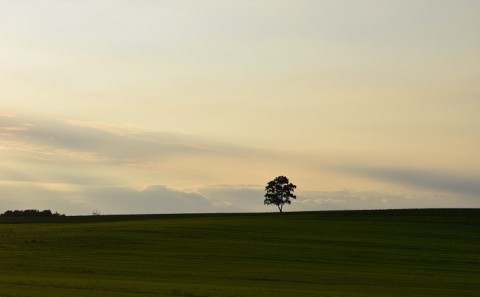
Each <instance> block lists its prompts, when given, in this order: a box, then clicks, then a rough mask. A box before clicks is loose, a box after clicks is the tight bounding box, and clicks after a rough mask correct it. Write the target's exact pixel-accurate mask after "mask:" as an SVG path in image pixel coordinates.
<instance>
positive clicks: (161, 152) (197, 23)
mask: <svg viewBox="0 0 480 297" xmlns="http://www.w3.org/2000/svg"><path fill="white" fill-rule="evenodd" d="M479 30H480V2H478V1H473V0H460V1H447V0H440V1H438V0H437V1H433V0H422V1H410V0H407V1H396V0H391V1H390V0H389V1H384V0H382V1H380V0H367V1H353V0H351V1H349V0H342V1H308V0H295V1H290V0H285V1H268V0H264V1H213V0H212V1H207V0H205V1H187V0H185V1H150V0H141V1H126V0H125V1H119V0H115V1H113V0H111V1H107V0H105V1H63V0H62V1H60V0H57V1H54V0H46V1H28V0H27V1H13V0H6V1H1V2H0V86H1V87H0V160H1V164H2V165H1V167H0V212H3V211H5V210H7V209H26V208H39V209H47V208H48V209H52V210H54V211H59V212H64V213H67V214H90V213H92V211H93V210H97V209H98V210H100V211H102V212H103V213H168V212H217V211H220V212H224V211H270V210H271V211H275V209H274V208H272V207H269V206H264V205H263V188H264V186H265V184H266V183H267V182H268V181H269V180H271V179H273V178H274V177H276V176H278V175H287V176H288V177H289V178H290V179H291V181H292V182H294V183H295V184H297V186H298V199H297V201H295V202H294V203H293V204H292V205H291V206H289V208H288V209H287V211H288V210H321V209H363V208H405V207H480V156H479V154H478V152H479V151H480V116H479V114H480V88H479V80H480V34H478V32H479Z"/></svg>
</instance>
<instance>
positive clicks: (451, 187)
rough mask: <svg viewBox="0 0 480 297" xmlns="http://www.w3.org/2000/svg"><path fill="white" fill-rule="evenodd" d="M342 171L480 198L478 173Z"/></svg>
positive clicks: (380, 169) (381, 169)
mask: <svg viewBox="0 0 480 297" xmlns="http://www.w3.org/2000/svg"><path fill="white" fill-rule="evenodd" d="M341 170H342V171H343V172H345V173H349V174H355V175H358V176H363V177H368V178H373V179H377V180H381V181H386V182H389V183H393V184H398V185H403V186H407V187H413V188H418V189H426V190H431V191H437V192H439V193H442V192H446V193H451V194H457V195H467V196H470V197H476V198H480V174H479V173H477V172H473V173H472V172H470V173H465V172H463V173H459V172H455V171H446V170H443V171H442V170H431V169H427V168H422V169H417V168H396V167H370V166H363V167H361V166H355V167H343V168H342V169H341Z"/></svg>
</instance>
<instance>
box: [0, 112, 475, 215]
mask: <svg viewBox="0 0 480 297" xmlns="http://www.w3.org/2000/svg"><path fill="white" fill-rule="evenodd" d="M0 157H1V159H2V167H1V168H0V190H1V195H0V211H5V210H7V209H25V208H38V209H47V208H48V209H52V210H54V211H59V212H63V213H66V214H91V213H92V212H93V211H94V210H99V211H100V212H102V213H105V214H120V213H132V214H133V213H135V214H136V213H193V212H250V211H255V212H264V211H275V208H272V207H269V206H265V205H263V194H264V192H263V189H264V188H263V187H264V184H263V183H266V182H267V181H268V180H270V179H272V178H274V177H275V176H276V175H279V174H287V175H288V176H289V177H291V180H292V181H294V182H295V183H296V184H297V185H298V186H299V188H298V194H297V196H298V199H297V200H296V201H294V202H293V203H292V205H290V206H289V207H288V209H290V210H298V211H304V210H326V209H371V208H406V207H407V208H410V207H412V208H415V207H480V199H479V193H480V186H479V185H480V178H479V175H478V174H476V173H475V172H474V173H469V174H467V173H465V174H458V173H457V172H454V171H447V170H445V171H438V170H437V171H433V170H431V169H428V168H408V167H386V166H371V165H369V166H366V165H365V166H360V165H356V166H352V165H350V164H344V163H341V162H340V163H339V162H336V163H332V162H328V160H326V159H328V158H325V157H323V158H321V157H318V156H315V155H313V156H312V155H309V156H301V155H296V154H292V153H287V152H280V151H274V150H268V149H261V148H255V147H253V146H250V147H249V146H239V145H232V144H226V143H221V142H217V141H213V140H208V139H203V138H200V137H196V136H193V135H189V134H186V133H183V132H181V131H175V130H163V131H162V130H158V129H155V128H149V127H137V126H134V125H130V124H106V123H99V122H85V121H74V120H65V119H57V120H53V119H46V118H39V117H32V116H30V117H28V116H18V115H13V114H5V113H4V114H0ZM319 160H320V161H319ZM337 160H338V158H337ZM318 164H320V165H318ZM332 164H334V165H332ZM318 167H322V168H320V169H319V168H318ZM330 181H332V182H333V183H332V184H334V186H331V187H330V189H328V190H327V189H326V186H327V185H328V184H329V182H330ZM365 181H368V184H369V185H372V186H370V189H365V188H357V189H356V188H355V185H356V184H357V185H361V184H362V183H364V182H365ZM342 184H343V187H341V185H342ZM335 188H336V189H335ZM344 188H349V189H351V190H343V189H344Z"/></svg>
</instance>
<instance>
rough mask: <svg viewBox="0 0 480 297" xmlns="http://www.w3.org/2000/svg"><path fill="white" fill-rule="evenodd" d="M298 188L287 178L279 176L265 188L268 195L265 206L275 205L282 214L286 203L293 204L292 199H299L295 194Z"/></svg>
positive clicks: (266, 195) (264, 202)
mask: <svg viewBox="0 0 480 297" xmlns="http://www.w3.org/2000/svg"><path fill="white" fill-rule="evenodd" d="M296 188H297V186H296V185H294V184H292V183H291V182H290V181H289V180H288V178H287V177H286V176H278V177H276V178H275V179H274V180H272V181H269V182H268V184H267V185H266V186H265V191H266V193H265V200H264V201H263V204H266V205H270V204H274V205H276V206H277V207H278V210H279V211H280V212H282V211H283V205H284V204H285V203H287V204H291V203H292V202H291V201H290V198H292V199H296V198H297V196H295V195H294V194H293V192H294V191H295V189H296Z"/></svg>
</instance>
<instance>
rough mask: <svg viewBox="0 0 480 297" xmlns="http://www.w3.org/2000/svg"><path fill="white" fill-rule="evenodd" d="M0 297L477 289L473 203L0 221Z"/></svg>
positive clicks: (479, 263) (479, 243)
mask: <svg viewBox="0 0 480 297" xmlns="http://www.w3.org/2000/svg"><path fill="white" fill-rule="evenodd" d="M0 296H2V297H3V296H62V297H64V296H102V297H105V296H185V297H201V296H211V297H214V296H239V297H240V296H275V297H281V296H289V297H295V296H480V210H478V209H470V210H465V209H459V210H397V211H345V212H304V213H283V214H277V213H272V214H205V215H149V216H91V217H59V218H36V219H24V218H0Z"/></svg>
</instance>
